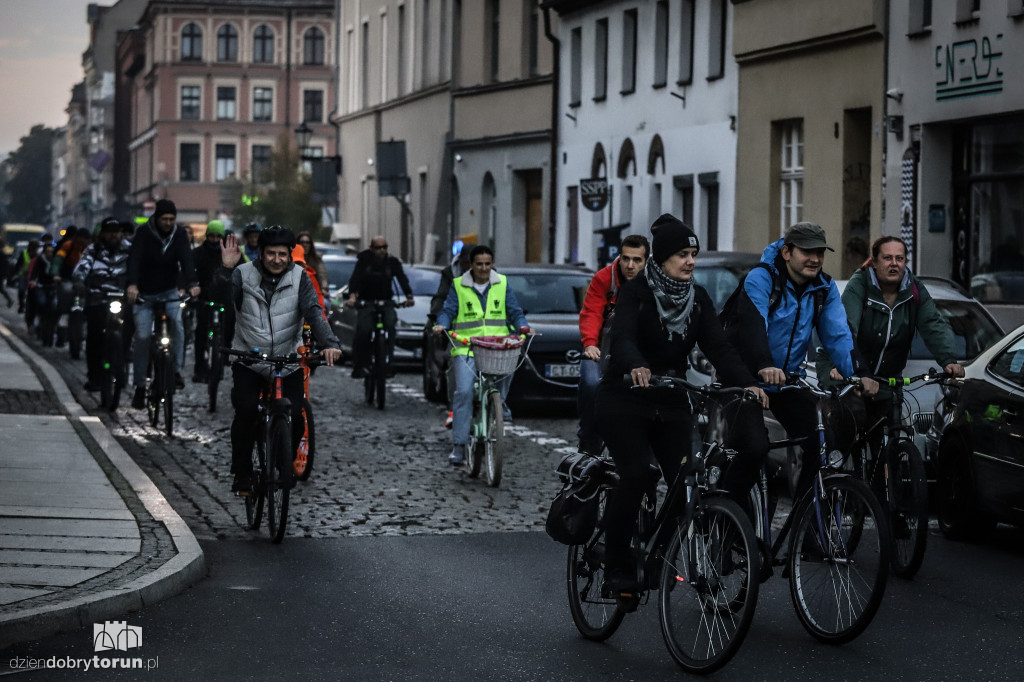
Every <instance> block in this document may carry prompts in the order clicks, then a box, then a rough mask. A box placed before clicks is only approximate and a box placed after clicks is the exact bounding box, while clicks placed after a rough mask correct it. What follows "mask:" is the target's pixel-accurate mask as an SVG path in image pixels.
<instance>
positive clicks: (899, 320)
mask: <svg viewBox="0 0 1024 682" xmlns="http://www.w3.org/2000/svg"><path fill="white" fill-rule="evenodd" d="M915 287H916V289H917V297H916V298H917V300H916V302H915V300H914V299H915V296H914V289H915ZM843 307H845V308H846V319H847V321H848V322H849V323H850V331H851V332H852V333H853V340H854V344H855V345H856V347H857V350H858V351H859V353H860V356H861V358H862V359H863V361H864V364H865V365H866V366H867V369H868V371H869V372H870V373H871V374H872V375H873V376H881V377H895V376H900V375H901V374H902V373H903V368H904V367H906V365H907V358H908V357H909V356H910V345H911V343H912V342H913V340H914V332H915V331H916V332H918V333H920V335H921V339H922V340H923V341H924V344H925V346H927V347H928V350H929V351H930V352H931V354H932V356H934V358H935V361H936V362H938V363H939V366H940V367H945V366H946V365H948V364H949V363H951V362H956V361H957V357H956V347H955V344H954V339H953V332H952V331H950V328H949V324H948V323H947V322H946V321H945V320H944V319H943V317H942V313H940V312H939V309H938V307H937V306H936V305H935V301H934V300H933V299H932V297H931V294H929V293H928V289H927V288H926V287H925V285H924V284H922V283H921V282H920V281H919V280H918V279H917V278H916V277H914V275H913V273H911V272H910V270H907V273H906V275H905V276H904V278H903V282H902V283H901V284H900V291H899V294H897V296H896V301H895V303H894V304H893V307H892V308H889V306H888V305H887V304H886V303H885V299H884V298H883V296H882V290H881V289H880V288H879V286H878V279H877V277H876V276H875V271H874V269H873V268H871V266H864V267H862V268H861V269H859V270H858V271H857V272H855V273H854V274H853V277H851V278H850V281H849V282H847V283H846V289H845V290H844V291H843ZM915 308H916V310H915ZM834 366H835V365H834V364H833V363H832V360H831V358H829V357H828V355H827V354H826V353H825V352H823V351H819V352H818V357H817V360H816V362H815V371H816V373H817V375H818V381H819V383H820V384H822V385H823V386H829V385H830V384H831V383H832V382H831V381H829V380H828V374H829V371H830V370H831V369H832V367H834ZM879 397H881V393H880V396H879Z"/></svg>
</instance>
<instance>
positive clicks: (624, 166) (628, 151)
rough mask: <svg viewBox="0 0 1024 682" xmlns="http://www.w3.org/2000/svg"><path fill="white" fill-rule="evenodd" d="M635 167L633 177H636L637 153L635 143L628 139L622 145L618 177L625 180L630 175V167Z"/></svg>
mask: <svg viewBox="0 0 1024 682" xmlns="http://www.w3.org/2000/svg"><path fill="white" fill-rule="evenodd" d="M630 166H632V167H633V175H636V152H635V151H634V150H633V141H632V140H629V139H627V140H626V141H625V142H623V143H622V149H620V150H619V167H618V171H617V172H616V176H618V177H620V178H623V179H625V178H626V177H627V176H628V175H629V167H630Z"/></svg>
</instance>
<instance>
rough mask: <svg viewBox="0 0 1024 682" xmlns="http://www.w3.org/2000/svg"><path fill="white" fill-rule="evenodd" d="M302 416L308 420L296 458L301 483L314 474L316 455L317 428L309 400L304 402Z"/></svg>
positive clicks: (296, 471)
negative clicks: (314, 458)
mask: <svg viewBox="0 0 1024 682" xmlns="http://www.w3.org/2000/svg"><path fill="white" fill-rule="evenodd" d="M302 416H303V417H305V419H306V429H305V432H304V433H303V434H302V440H301V441H299V451H298V456H297V457H296V458H295V465H294V466H295V477H296V478H298V479H299V480H300V481H308V480H309V475H310V474H311V473H313V457H314V456H315V455H316V428H315V426H314V423H313V406H312V405H311V404H310V402H309V400H308V399H306V398H303V400H302Z"/></svg>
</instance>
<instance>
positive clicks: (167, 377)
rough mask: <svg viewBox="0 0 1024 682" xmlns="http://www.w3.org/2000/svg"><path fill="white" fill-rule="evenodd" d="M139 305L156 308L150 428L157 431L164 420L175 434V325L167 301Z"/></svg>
mask: <svg viewBox="0 0 1024 682" xmlns="http://www.w3.org/2000/svg"><path fill="white" fill-rule="evenodd" d="M136 305H148V306H151V307H152V308H153V335H152V336H151V337H150V340H149V367H148V368H147V370H146V411H147V413H148V415H149V425H150V426H152V427H153V428H156V427H157V426H158V425H159V423H160V417H161V416H163V419H164V432H165V433H166V434H167V435H168V436H172V435H174V352H173V349H172V348H171V328H170V326H171V325H172V324H174V323H173V321H172V320H171V318H170V317H168V315H167V312H166V311H165V302H163V301H156V302H152V301H143V300H142V299H141V298H139V299H137V301H136Z"/></svg>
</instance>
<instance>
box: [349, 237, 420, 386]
mask: <svg viewBox="0 0 1024 682" xmlns="http://www.w3.org/2000/svg"><path fill="white" fill-rule="evenodd" d="M392 279H395V280H397V281H398V286H399V287H401V289H402V291H403V292H404V293H405V301H403V302H402V303H401V305H402V306H411V305H412V304H413V298H412V287H411V286H409V278H408V277H406V276H405V270H403V269H402V261H400V260H398V259H397V258H395V257H394V256H391V255H388V241H387V240H386V239H385V238H384V237H381V236H377V237H374V238H373V239H371V240H370V248H368V249H366V250H365V251H363V252H362V253H360V254H359V256H357V259H356V266H355V268H353V270H352V276H351V277H350V278H349V280H348V298H346V299H345V305H347V306H354V305H355V304H356V301H358V300H359V299H363V300H364V301H383V300H391V296H392V290H391V280H392ZM397 322H398V314H397V313H396V312H395V310H394V308H392V307H390V306H388V307H386V308H385V309H384V329H385V330H387V331H388V332H389V335H388V338H389V342H388V355H389V356H390V355H391V354H392V353H394V351H395V324H396V323H397ZM375 324H376V322H375V311H374V309H373V308H372V307H370V306H366V307H363V308H361V309H360V310H359V316H358V318H357V320H356V334H355V338H354V339H353V340H352V355H353V359H352V377H353V378H361V377H364V376H366V372H367V366H368V365H369V364H370V360H369V357H370V336H371V335H372V334H373V328H374V325H375Z"/></svg>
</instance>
